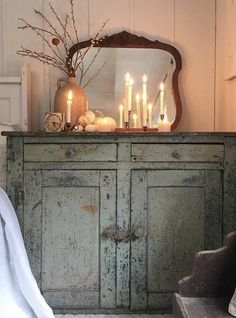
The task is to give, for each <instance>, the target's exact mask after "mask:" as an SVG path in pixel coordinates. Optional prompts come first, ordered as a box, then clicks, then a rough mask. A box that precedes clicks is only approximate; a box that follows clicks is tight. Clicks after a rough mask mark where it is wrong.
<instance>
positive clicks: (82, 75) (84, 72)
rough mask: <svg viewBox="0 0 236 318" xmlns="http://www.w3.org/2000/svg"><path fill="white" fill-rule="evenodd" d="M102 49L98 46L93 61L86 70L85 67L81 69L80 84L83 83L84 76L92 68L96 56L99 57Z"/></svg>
mask: <svg viewBox="0 0 236 318" xmlns="http://www.w3.org/2000/svg"><path fill="white" fill-rule="evenodd" d="M101 49H102V48H101V47H98V48H97V52H96V54H94V56H93V58H92V60H91V62H90V63H89V65H88V66H87V68H86V69H85V70H84V67H83V68H82V70H81V76H80V84H81V83H82V80H83V78H84V76H85V75H86V73H87V72H88V71H89V70H90V68H91V66H92V65H93V63H94V62H95V60H96V57H97V56H98V54H99V53H100V51H101ZM104 66H105V65H104Z"/></svg>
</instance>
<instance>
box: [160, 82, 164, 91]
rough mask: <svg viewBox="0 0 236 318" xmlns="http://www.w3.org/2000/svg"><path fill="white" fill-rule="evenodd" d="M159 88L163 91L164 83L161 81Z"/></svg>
mask: <svg viewBox="0 0 236 318" xmlns="http://www.w3.org/2000/svg"><path fill="white" fill-rule="evenodd" d="M160 90H161V91H164V83H161V84H160Z"/></svg>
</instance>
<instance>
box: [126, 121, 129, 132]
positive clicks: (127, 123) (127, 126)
mask: <svg viewBox="0 0 236 318" xmlns="http://www.w3.org/2000/svg"><path fill="white" fill-rule="evenodd" d="M128 129H129V122H128V121H125V130H128Z"/></svg>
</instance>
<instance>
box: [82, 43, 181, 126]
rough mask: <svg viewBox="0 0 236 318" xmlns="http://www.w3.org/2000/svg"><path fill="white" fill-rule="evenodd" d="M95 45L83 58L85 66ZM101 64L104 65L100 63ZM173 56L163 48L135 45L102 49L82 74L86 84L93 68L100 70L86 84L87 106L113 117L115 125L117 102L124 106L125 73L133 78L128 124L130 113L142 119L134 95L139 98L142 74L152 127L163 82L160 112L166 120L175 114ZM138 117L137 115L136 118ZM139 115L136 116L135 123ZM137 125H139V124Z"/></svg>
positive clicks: (154, 123) (171, 119)
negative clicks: (162, 109)
mask: <svg viewBox="0 0 236 318" xmlns="http://www.w3.org/2000/svg"><path fill="white" fill-rule="evenodd" d="M95 50H97V48H92V49H90V51H89V54H87V56H86V59H85V61H84V63H85V65H84V68H85V69H86V68H87V66H88V65H89V63H91V60H92V58H93V56H94V55H95V54H96V53H95V52H94V51H95ZM103 65H104V66H103ZM175 67H176V66H175V61H174V58H173V56H172V55H171V54H170V53H169V52H166V51H163V50H157V49H142V50H141V49H139V48H129V49H126V48H102V50H101V51H100V53H99V54H98V56H97V57H96V60H95V62H94V63H93V64H92V66H91V67H90V68H89V71H88V72H87V73H86V75H85V76H84V79H83V82H84V83H86V82H87V81H88V80H89V79H90V78H91V77H92V76H93V74H95V73H96V70H98V69H100V68H102V69H101V71H100V72H99V74H98V75H97V76H96V77H95V78H94V80H93V81H92V82H91V83H90V84H89V85H88V86H87V87H86V94H87V97H88V100H89V108H91V109H99V110H101V111H102V112H103V113H104V114H105V115H106V116H111V117H113V118H114V119H115V120H116V122H117V124H119V116H120V108H119V107H120V104H123V105H124V98H125V76H126V74H127V73H129V74H130V77H131V78H132V79H133V85H132V111H131V127H134V125H135V120H134V121H133V120H132V119H133V114H137V115H138V114H139V116H141V122H142V118H143V114H142V105H141V107H140V112H139V110H138V109H137V106H138V108H139V105H137V100H136V96H137V95H139V96H140V99H142V92H143V76H144V75H146V77H147V82H146V85H147V102H148V103H151V104H152V126H153V127H155V126H156V125H157V122H158V119H159V115H160V84H161V83H164V91H165V95H164V96H165V97H164V112H165V114H166V115H167V117H168V119H169V121H170V122H173V121H174V119H175V116H176V106H175V102H174V98H173V90H172V76H173V71H174V70H175ZM139 116H138V117H139ZM139 119H140V118H137V121H138V122H139ZM142 126H143V124H141V126H140V127H142Z"/></svg>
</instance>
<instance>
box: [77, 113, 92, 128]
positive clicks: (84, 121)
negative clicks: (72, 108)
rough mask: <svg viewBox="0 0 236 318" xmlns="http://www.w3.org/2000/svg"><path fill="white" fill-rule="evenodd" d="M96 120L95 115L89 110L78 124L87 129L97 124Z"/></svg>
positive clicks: (80, 118)
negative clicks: (90, 125)
mask: <svg viewBox="0 0 236 318" xmlns="http://www.w3.org/2000/svg"><path fill="white" fill-rule="evenodd" d="M95 119H96V116H95V114H94V113H93V112H92V111H91V110H89V111H87V112H85V113H84V114H82V115H81V116H80V117H79V119H78V123H79V125H81V126H83V127H86V126H87V125H89V124H93V123H94V122H95Z"/></svg>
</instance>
